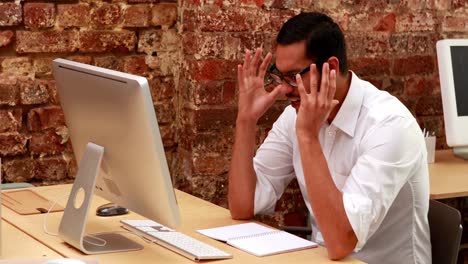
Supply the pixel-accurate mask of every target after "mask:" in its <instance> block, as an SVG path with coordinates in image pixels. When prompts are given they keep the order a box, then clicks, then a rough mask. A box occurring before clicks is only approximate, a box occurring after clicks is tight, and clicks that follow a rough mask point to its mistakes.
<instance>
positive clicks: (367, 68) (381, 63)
mask: <svg viewBox="0 0 468 264" xmlns="http://www.w3.org/2000/svg"><path fill="white" fill-rule="evenodd" d="M348 66H349V68H350V69H352V70H353V71H354V72H356V73H357V74H358V75H360V76H375V75H382V74H390V61H389V60H388V59H384V58H355V59H350V60H349V61H348Z"/></svg>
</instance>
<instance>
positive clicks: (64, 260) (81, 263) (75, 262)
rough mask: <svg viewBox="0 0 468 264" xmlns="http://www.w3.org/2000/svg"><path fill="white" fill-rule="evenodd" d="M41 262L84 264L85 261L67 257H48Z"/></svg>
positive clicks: (47, 263) (44, 263)
mask: <svg viewBox="0 0 468 264" xmlns="http://www.w3.org/2000/svg"><path fill="white" fill-rule="evenodd" d="M42 264H86V262H84V261H82V260H79V259H69V258H62V259H49V260H46V262H43V263H42Z"/></svg>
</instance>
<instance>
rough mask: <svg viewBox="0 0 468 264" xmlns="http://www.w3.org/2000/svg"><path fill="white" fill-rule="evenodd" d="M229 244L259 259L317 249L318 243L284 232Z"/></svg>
mask: <svg viewBox="0 0 468 264" xmlns="http://www.w3.org/2000/svg"><path fill="white" fill-rule="evenodd" d="M228 244H229V245H231V246H234V247H236V248H238V249H241V250H244V251H246V252H249V253H250V254H253V255H255V256H258V257H262V256H268V255H273V254H279V253H285V252H290V251H295V250H300V249H306V248H313V247H317V243H315V242H312V241H309V240H306V239H303V238H300V237H297V236H295V235H292V234H289V233H287V232H284V231H276V232H272V233H267V234H263V235H258V236H248V237H241V238H238V239H232V240H229V241H228Z"/></svg>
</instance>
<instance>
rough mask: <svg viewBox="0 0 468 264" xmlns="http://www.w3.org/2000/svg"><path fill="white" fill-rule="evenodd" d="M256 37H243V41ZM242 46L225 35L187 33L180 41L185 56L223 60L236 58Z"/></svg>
mask: <svg viewBox="0 0 468 264" xmlns="http://www.w3.org/2000/svg"><path fill="white" fill-rule="evenodd" d="M257 35H259V34H251V35H248V36H245V41H246V42H248V41H250V40H251V39H252V38H255V36H257ZM262 36H263V34H262ZM243 44H245V43H244V42H243V41H242V40H241V39H240V38H239V37H237V36H231V35H225V34H222V35H213V34H211V33H202V34H195V33H187V34H184V36H183V40H182V47H183V50H184V53H185V54H186V55H189V54H190V55H194V54H196V56H199V57H216V58H223V59H235V58H237V53H238V52H239V50H240V49H242V46H241V45H243ZM259 45H260V43H259Z"/></svg>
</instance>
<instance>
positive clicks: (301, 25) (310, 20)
mask: <svg viewBox="0 0 468 264" xmlns="http://www.w3.org/2000/svg"><path fill="white" fill-rule="evenodd" d="M304 40H305V43H306V56H307V58H309V59H311V60H314V61H315V64H316V65H317V69H318V70H319V71H321V70H322V65H323V63H325V62H326V61H327V60H328V59H329V58H330V57H332V56H335V57H337V58H338V60H339V62H340V72H341V74H345V73H347V72H348V61H347V58H346V42H345V39H344V35H343V32H342V31H341V29H340V27H339V26H338V24H336V23H335V22H334V21H333V19H331V18H330V17H329V16H327V15H325V14H322V13H318V12H310V13H301V14H299V15H297V16H294V17H292V18H290V19H289V20H288V21H286V23H284V25H283V26H282V27H281V30H280V31H279V33H278V36H277V37H276V42H277V43H278V44H280V45H289V44H293V43H296V42H299V41H304Z"/></svg>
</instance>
